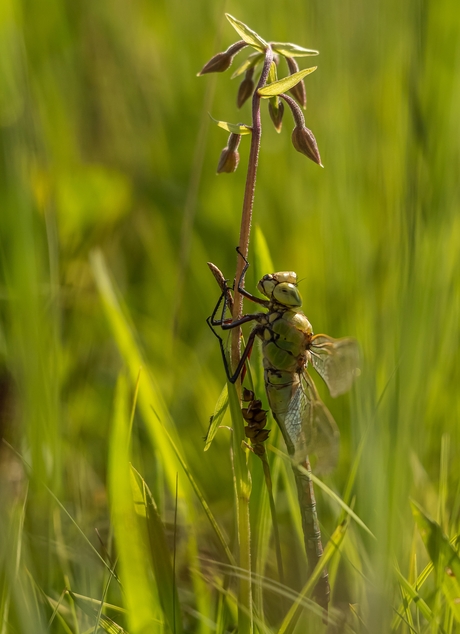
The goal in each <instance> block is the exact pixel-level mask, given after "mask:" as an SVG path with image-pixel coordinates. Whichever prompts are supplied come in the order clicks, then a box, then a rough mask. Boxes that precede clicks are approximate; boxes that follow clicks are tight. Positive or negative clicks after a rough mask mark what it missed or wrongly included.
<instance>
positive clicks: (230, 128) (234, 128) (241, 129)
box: [209, 115, 252, 136]
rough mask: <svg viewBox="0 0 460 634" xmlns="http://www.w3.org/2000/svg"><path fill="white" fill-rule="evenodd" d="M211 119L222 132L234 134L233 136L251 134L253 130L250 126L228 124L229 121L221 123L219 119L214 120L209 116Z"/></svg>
mask: <svg viewBox="0 0 460 634" xmlns="http://www.w3.org/2000/svg"><path fill="white" fill-rule="evenodd" d="M209 116H210V117H211V119H212V120H213V121H214V123H216V124H217V125H218V126H219V128H222V130H227V132H233V134H241V135H242V136H243V135H245V134H251V132H252V128H251V126H249V125H245V124H244V123H228V122H227V121H219V120H218V119H214V117H212V116H211V115H209Z"/></svg>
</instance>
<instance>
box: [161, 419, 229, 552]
mask: <svg viewBox="0 0 460 634" xmlns="http://www.w3.org/2000/svg"><path fill="white" fill-rule="evenodd" d="M164 433H165V434H166V437H167V438H168V440H169V442H170V444H171V447H172V448H173V451H174V453H175V455H176V456H177V459H178V461H179V463H180V464H181V466H182V469H183V470H184V472H185V475H186V476H187V478H188V480H189V482H190V484H191V485H192V488H193V490H194V491H195V493H196V495H197V497H198V499H199V501H200V503H201V506H202V507H203V510H204V512H205V513H206V515H207V517H208V520H209V522H210V523H211V526H212V528H213V529H214V532H215V533H216V535H217V538H218V540H219V543H220V545H221V546H222V549H223V552H224V553H225V555H226V557H227V559H228V561H229V562H230V563H231V564H233V565H236V562H235V559H234V557H233V555H232V553H231V551H230V549H229V547H228V545H227V540H226V539H225V537H224V536H223V534H222V531H221V530H220V528H219V525H218V523H217V522H216V520H215V518H214V515H213V514H212V511H211V509H210V508H209V506H208V503H207V502H206V500H205V498H204V496H203V494H202V493H201V491H200V488H199V487H198V485H197V483H196V482H195V480H194V478H193V476H192V474H191V473H190V471H189V469H188V467H187V464H186V462H185V460H184V459H183V457H182V455H181V453H180V452H179V449H178V448H177V446H176V445H175V444H174V441H173V439H172V438H171V436H170V435H169V433H168V431H167V430H166V429H164Z"/></svg>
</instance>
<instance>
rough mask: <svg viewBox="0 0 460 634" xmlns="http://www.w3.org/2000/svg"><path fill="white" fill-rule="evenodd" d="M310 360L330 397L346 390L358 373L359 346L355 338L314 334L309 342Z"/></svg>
mask: <svg viewBox="0 0 460 634" xmlns="http://www.w3.org/2000/svg"><path fill="white" fill-rule="evenodd" d="M310 354H311V362H312V364H313V367H314V368H315V370H316V371H317V372H318V374H319V375H320V377H321V378H322V379H324V381H325V383H326V385H327V387H328V388H329V392H330V394H331V396H332V397H335V396H339V395H340V394H344V393H345V392H348V390H349V389H350V388H351V386H352V383H353V380H354V379H355V377H356V376H358V375H359V373H360V370H359V347H358V343H357V341H355V339H350V338H344V339H333V338H332V337H328V336H327V335H315V336H314V337H313V338H312V340H311V344H310Z"/></svg>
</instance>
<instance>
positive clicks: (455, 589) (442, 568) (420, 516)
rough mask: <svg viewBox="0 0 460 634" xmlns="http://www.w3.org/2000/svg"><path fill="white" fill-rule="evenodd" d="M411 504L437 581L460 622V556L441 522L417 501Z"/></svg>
mask: <svg viewBox="0 0 460 634" xmlns="http://www.w3.org/2000/svg"><path fill="white" fill-rule="evenodd" d="M411 506H412V514H413V516H414V519H415V522H416V524H417V526H418V529H419V532H420V535H421V537H422V540H423V543H424V544H425V547H426V549H427V551H428V554H429V556H430V559H431V561H432V562H433V565H434V568H435V571H436V576H437V581H438V583H440V584H441V587H442V591H443V593H444V595H445V597H446V599H447V600H448V602H449V605H450V608H451V610H452V614H453V615H454V618H455V620H456V621H457V623H460V558H459V556H458V554H457V553H456V551H455V550H454V549H453V548H452V546H451V545H450V544H449V540H448V539H447V537H446V536H445V535H444V533H443V532H442V529H441V527H440V526H439V524H437V523H436V522H434V521H433V520H432V519H430V518H429V517H428V516H427V515H426V514H425V513H424V511H423V510H422V508H421V507H420V506H419V505H418V504H417V503H416V502H411Z"/></svg>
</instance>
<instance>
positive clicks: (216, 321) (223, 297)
mask: <svg viewBox="0 0 460 634" xmlns="http://www.w3.org/2000/svg"><path fill="white" fill-rule="evenodd" d="M228 290H229V289H228V287H227V280H225V286H224V288H223V289H222V293H221V294H220V297H219V299H218V301H217V304H216V306H215V308H214V310H213V311H212V315H211V317H209V320H210V322H211V324H212V325H213V326H221V325H222V324H223V323H224V322H225V321H226V320H225V311H226V309H227V292H228ZM222 300H224V306H223V308H222V317H221V318H220V319H216V314H217V311H218V310H219V307H220V305H221V303H222ZM228 321H229V322H231V321H232V320H231V319H229V320H228Z"/></svg>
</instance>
